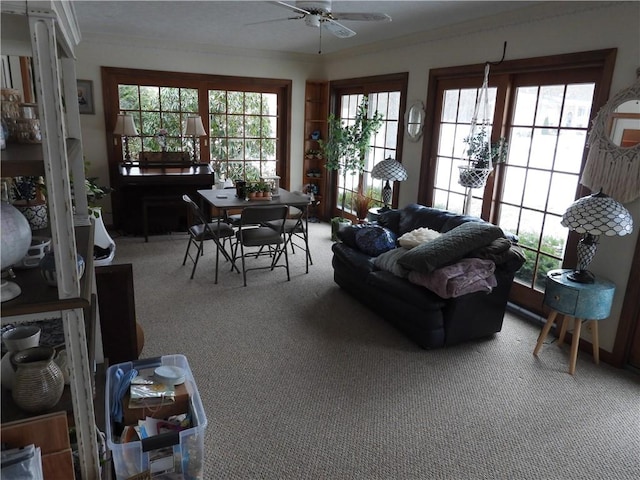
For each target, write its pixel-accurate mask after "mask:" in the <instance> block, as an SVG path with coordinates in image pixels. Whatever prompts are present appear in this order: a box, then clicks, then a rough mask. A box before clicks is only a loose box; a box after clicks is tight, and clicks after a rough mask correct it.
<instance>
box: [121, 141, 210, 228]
mask: <svg viewBox="0 0 640 480" xmlns="http://www.w3.org/2000/svg"><path fill="white" fill-rule="evenodd" d="M149 153H160V152H148V153H147V155H148V154H149ZM141 155H142V154H141ZM213 182H214V177H213V170H212V169H211V166H210V165H209V164H207V163H205V164H188V163H180V162H176V163H172V162H167V163H162V162H158V163H155V162H150V161H149V162H142V161H141V162H140V163H137V164H134V165H131V166H129V165H120V166H119V175H118V182H117V185H116V187H115V190H114V192H113V204H114V223H115V225H116V228H118V229H120V230H122V231H123V232H124V233H127V234H133V235H145V237H146V236H147V235H148V234H149V233H165V232H171V231H184V230H186V228H187V224H188V221H187V209H186V206H185V204H184V202H183V201H182V195H184V194H185V193H187V194H189V195H191V196H192V197H193V198H197V191H198V190H200V189H203V188H211V186H212V185H213ZM154 207H157V208H154Z"/></svg>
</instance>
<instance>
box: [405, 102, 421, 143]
mask: <svg viewBox="0 0 640 480" xmlns="http://www.w3.org/2000/svg"><path fill="white" fill-rule="evenodd" d="M424 116H425V113H424V104H423V103H422V102H421V101H420V100H416V101H415V102H413V103H412V104H411V106H410V107H409V109H408V110H407V112H406V113H405V115H404V123H405V125H406V126H407V135H409V139H410V140H412V141H414V142H416V141H418V140H419V139H420V137H421V136H422V129H423V127H424Z"/></svg>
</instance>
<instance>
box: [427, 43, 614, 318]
mask: <svg viewBox="0 0 640 480" xmlns="http://www.w3.org/2000/svg"><path fill="white" fill-rule="evenodd" d="M611 56H615V51H610V50H607V51H600V52H590V53H588V54H576V55H574V56H572V55H563V56H559V57H550V58H545V59H531V60H526V61H514V62H505V64H503V65H499V66H497V67H494V68H492V73H491V74H490V77H489V81H490V89H489V104H490V114H489V117H490V118H489V119H488V120H489V123H490V124H491V128H490V130H491V131H490V133H491V141H492V143H496V142H497V141H498V140H499V139H500V137H505V138H506V140H507V142H508V154H507V157H506V162H505V163H501V164H498V165H497V166H496V167H495V169H494V172H493V173H492V174H491V175H490V177H489V179H488V181H487V184H486V186H485V187H483V188H477V189H470V190H469V189H466V188H465V187H463V186H461V185H460V184H459V183H458V177H459V171H458V167H459V166H461V165H464V164H466V162H467V159H466V157H465V152H466V150H467V148H468V145H467V144H466V143H465V141H464V140H465V138H467V137H468V136H469V134H470V123H471V116H472V113H473V111H474V106H475V103H476V98H477V96H478V90H479V87H480V84H481V83H482V76H481V72H482V69H481V68H480V67H479V66H471V67H456V68H454V69H442V70H437V71H432V72H431V79H430V98H432V99H433V101H432V102H431V105H430V106H431V115H432V117H431V118H433V119H434V121H433V122H432V128H431V131H432V133H433V135H432V137H431V142H429V141H426V142H425V153H426V152H434V153H428V154H427V155H426V158H429V159H430V161H428V162H425V163H423V168H422V172H421V186H420V187H421V188H420V194H419V195H420V201H421V202H423V203H426V204H431V205H434V206H435V207H438V208H445V209H449V210H452V211H456V212H459V213H462V212H463V211H464V208H465V206H466V205H465V202H470V204H469V213H470V214H471V215H476V216H481V217H483V218H485V219H486V220H489V221H491V222H493V223H495V224H497V225H499V226H500V227H502V228H503V229H504V230H507V231H510V232H513V233H515V234H517V235H518V236H519V239H520V245H521V247H522V248H523V250H524V253H525V255H526V258H527V261H526V263H525V265H524V266H523V267H522V268H521V269H520V271H519V272H518V273H517V274H516V284H515V286H514V288H513V290H512V296H513V299H514V300H515V301H517V302H518V303H520V304H522V305H524V306H526V307H528V308H530V309H532V310H533V311H540V309H541V305H542V292H543V291H544V286H545V279H546V274H547V272H548V271H549V270H552V269H555V268H560V267H562V266H563V265H564V263H565V262H567V263H575V260H574V258H575V247H572V248H569V247H568V245H570V244H569V243H568V242H567V239H568V235H569V232H568V230H567V229H566V228H564V227H562V226H561V225H560V219H561V217H562V214H563V213H564V211H565V210H566V209H567V207H568V206H569V205H570V204H571V203H572V202H573V201H574V200H575V199H576V198H577V197H580V196H582V195H584V194H585V193H586V192H585V191H584V189H583V188H582V187H581V186H580V185H579V179H580V174H581V172H582V168H583V161H584V152H585V145H586V139H587V131H588V129H589V126H590V120H591V119H592V118H593V116H595V113H596V112H597V110H598V108H599V107H600V106H601V104H602V103H603V100H604V96H603V94H602V92H603V91H604V92H607V91H608V86H609V82H610V78H611V73H612V72H611V68H610V67H611V66H612V63H613V62H612V61H611V60H612V59H611ZM465 70H466V75H465ZM427 117H428V118H429V114H427Z"/></svg>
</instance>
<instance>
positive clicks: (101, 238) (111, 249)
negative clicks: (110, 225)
mask: <svg viewBox="0 0 640 480" xmlns="http://www.w3.org/2000/svg"><path fill="white" fill-rule="evenodd" d="M91 213H92V215H91V218H92V220H93V222H94V235H93V264H94V265H95V266H96V267H102V266H104V265H109V264H110V263H111V262H112V261H113V257H115V256H116V242H114V241H113V238H111V235H109V232H108V231H107V228H106V227H105V226H104V221H103V220H102V208H100V207H91Z"/></svg>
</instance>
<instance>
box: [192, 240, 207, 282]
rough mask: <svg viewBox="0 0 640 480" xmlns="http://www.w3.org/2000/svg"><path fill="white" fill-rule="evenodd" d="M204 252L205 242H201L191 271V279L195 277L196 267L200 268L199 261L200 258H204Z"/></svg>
mask: <svg viewBox="0 0 640 480" xmlns="http://www.w3.org/2000/svg"><path fill="white" fill-rule="evenodd" d="M203 250H204V241H203V240H200V243H198V251H197V253H196V256H195V258H194V260H193V269H192V270H191V279H193V276H194V275H195V273H196V267H197V266H198V261H199V260H200V257H201V256H202V251H203Z"/></svg>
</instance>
